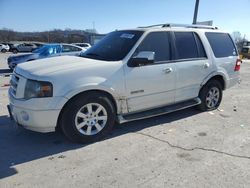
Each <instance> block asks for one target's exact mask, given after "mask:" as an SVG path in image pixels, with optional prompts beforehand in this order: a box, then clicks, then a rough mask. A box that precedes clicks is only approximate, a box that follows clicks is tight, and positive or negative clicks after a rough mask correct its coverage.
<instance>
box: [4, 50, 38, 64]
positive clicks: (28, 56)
mask: <svg viewBox="0 0 250 188" xmlns="http://www.w3.org/2000/svg"><path fill="white" fill-rule="evenodd" d="M35 59H37V54H35V53H28V54H23V55H15V56H10V57H9V58H8V62H12V63H15V64H18V63H23V62H26V61H29V60H35Z"/></svg>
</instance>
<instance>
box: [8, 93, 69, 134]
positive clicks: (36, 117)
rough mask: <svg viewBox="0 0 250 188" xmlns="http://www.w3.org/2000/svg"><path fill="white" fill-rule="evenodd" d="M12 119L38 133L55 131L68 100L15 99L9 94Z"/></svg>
mask: <svg viewBox="0 0 250 188" xmlns="http://www.w3.org/2000/svg"><path fill="white" fill-rule="evenodd" d="M9 101H10V104H9V107H8V110H9V113H10V117H11V118H13V120H14V121H15V122H16V123H17V124H18V125H20V126H22V127H24V128H26V129H29V130H32V131H36V132H43V133H45V132H53V131H55V128H56V125H57V120H58V117H59V114H60V111H61V109H62V107H63V104H65V103H66V99H65V98H63V97H53V98H37V99H30V100H20V99H15V98H14V97H13V96H12V95H11V93H9Z"/></svg>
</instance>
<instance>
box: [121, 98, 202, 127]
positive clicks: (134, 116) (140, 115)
mask: <svg viewBox="0 0 250 188" xmlns="http://www.w3.org/2000/svg"><path fill="white" fill-rule="evenodd" d="M200 103H201V100H200V99H199V98H198V97H197V98H194V99H191V100H188V101H183V102H180V103H177V104H172V105H168V106H164V107H160V108H155V109H151V110H147V111H143V112H136V113H131V114H125V115H118V122H119V123H125V122H129V121H135V120H140V119H145V118H150V117H154V116H159V115H163V114H167V113H171V112H174V111H177V110H182V109H185V108H189V107H192V106H196V105H198V104H200Z"/></svg>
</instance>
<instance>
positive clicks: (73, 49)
mask: <svg viewBox="0 0 250 188" xmlns="http://www.w3.org/2000/svg"><path fill="white" fill-rule="evenodd" d="M81 50H82V49H81V48H77V47H75V46H71V51H72V52H77V51H81Z"/></svg>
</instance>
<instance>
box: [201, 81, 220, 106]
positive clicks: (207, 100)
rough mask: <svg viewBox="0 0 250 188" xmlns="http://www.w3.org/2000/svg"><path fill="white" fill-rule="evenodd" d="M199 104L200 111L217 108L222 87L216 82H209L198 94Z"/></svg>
mask: <svg viewBox="0 0 250 188" xmlns="http://www.w3.org/2000/svg"><path fill="white" fill-rule="evenodd" d="M199 98H200V99H201V104H200V105H199V106H198V108H199V109H200V110H202V111H210V110H214V109H216V108H218V107H219V106H220V103H221V99H222V86H221V84H220V82H218V81H217V80H211V81H209V82H208V83H207V84H206V85H204V86H203V87H202V89H201V90H200V93H199Z"/></svg>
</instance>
